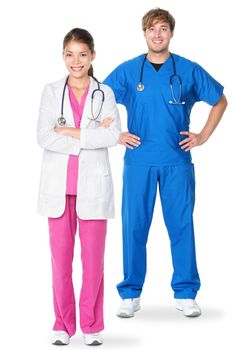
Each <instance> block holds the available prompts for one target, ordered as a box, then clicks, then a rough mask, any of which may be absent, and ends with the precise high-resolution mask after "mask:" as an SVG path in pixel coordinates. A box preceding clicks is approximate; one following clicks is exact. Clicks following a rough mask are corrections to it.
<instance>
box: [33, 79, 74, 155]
mask: <svg viewBox="0 0 233 350" xmlns="http://www.w3.org/2000/svg"><path fill="white" fill-rule="evenodd" d="M56 103H57V101H56V97H55V96H54V95H53V91H52V88H51V87H50V86H49V85H47V86H45V88H44V90H43V92H42V97H41V103H40V109H39V119H38V124H37V140H38V143H39V145H40V146H41V147H42V148H44V149H47V150H49V151H53V152H57V153H61V154H66V155H76V156H77V155H78V154H79V152H80V142H79V140H77V139H75V138H73V137H71V136H65V135H60V134H58V133H56V132H55V131H54V128H55V127H56V121H57V118H58V117H57V115H56V112H55V111H56Z"/></svg>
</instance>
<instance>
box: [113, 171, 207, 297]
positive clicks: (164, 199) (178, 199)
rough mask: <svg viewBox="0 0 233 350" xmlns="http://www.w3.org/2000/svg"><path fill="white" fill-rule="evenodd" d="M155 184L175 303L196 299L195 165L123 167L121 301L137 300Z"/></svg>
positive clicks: (142, 272)
mask: <svg viewBox="0 0 233 350" xmlns="http://www.w3.org/2000/svg"><path fill="white" fill-rule="evenodd" d="M157 184H158V187H159V192H160V197H161V204H162V210H163V217H164V221H165V225H166V227H167V230H168V234H169V238H170V243H171V253H172V262H173V268H174V273H173V276H172V281H171V286H172V289H173V291H174V297H175V298H177V299H179V298H181V299H195V297H196V294H197V291H198V290H199V288H200V279H199V275H198V271H197V265H196V256H195V242H194V229H193V209H194V202H195V175H194V165H193V164H183V165H178V166H139V165H129V164H125V165H124V172H123V198H122V225H123V263H124V280H123V281H122V282H121V283H119V284H118V285H117V289H118V292H119V294H120V296H121V298H122V299H127V298H137V297H139V296H140V294H141V292H142V288H143V283H144V280H145V275H146V244H147V239H148V233H149V229H150V225H151V221H152V217H153V210H154V204H155V199H156V192H157Z"/></svg>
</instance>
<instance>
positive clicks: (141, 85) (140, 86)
mask: <svg viewBox="0 0 233 350" xmlns="http://www.w3.org/2000/svg"><path fill="white" fill-rule="evenodd" d="M137 90H138V91H143V90H144V85H143V84H142V83H139V84H138V86H137Z"/></svg>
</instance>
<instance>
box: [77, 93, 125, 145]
mask: <svg viewBox="0 0 233 350" xmlns="http://www.w3.org/2000/svg"><path fill="white" fill-rule="evenodd" d="M101 114H102V116H101V120H104V119H105V118H108V117H110V118H112V119H113V122H112V124H111V125H110V127H108V128H104V127H98V128H95V129H81V132H80V148H81V149H97V148H105V147H112V146H115V145H116V144H117V143H118V140H119V137H120V134H121V123H120V117H119V112H118V109H117V106H116V101H115V97H114V94H113V92H112V90H111V89H110V88H109V87H107V89H106V91H105V102H104V104H103V110H102V113H101Z"/></svg>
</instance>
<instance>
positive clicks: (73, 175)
mask: <svg viewBox="0 0 233 350" xmlns="http://www.w3.org/2000/svg"><path fill="white" fill-rule="evenodd" d="M89 86H90V85H88V87H87V88H86V90H85V92H84V94H83V96H82V99H81V102H80V104H79V103H78V100H77V98H76V97H75V95H74V93H73V91H72V89H71V87H70V86H69V85H68V89H69V99H70V105H71V109H72V112H73V117H74V124H75V127H76V128H80V123H81V119H82V114H83V109H84V106H85V102H86V97H87V94H88V90H89ZM78 160H79V157H78V156H73V155H71V156H69V161H68V166H67V180H66V194H73V195H74V194H75V195H76V194H77V181H78Z"/></svg>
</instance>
